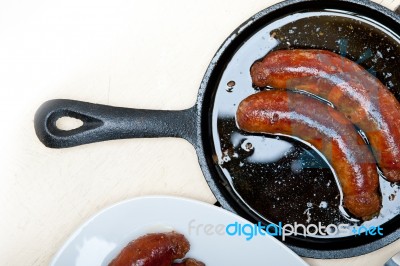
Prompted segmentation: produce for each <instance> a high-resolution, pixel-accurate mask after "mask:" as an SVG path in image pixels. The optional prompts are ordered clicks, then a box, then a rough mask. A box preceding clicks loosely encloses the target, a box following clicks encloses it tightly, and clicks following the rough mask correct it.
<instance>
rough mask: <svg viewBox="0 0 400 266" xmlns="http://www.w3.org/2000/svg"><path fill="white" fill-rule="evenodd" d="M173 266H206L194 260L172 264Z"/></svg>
mask: <svg viewBox="0 0 400 266" xmlns="http://www.w3.org/2000/svg"><path fill="white" fill-rule="evenodd" d="M172 265H173V266H206V265H205V264H204V263H203V262H201V261H198V260H195V259H185V260H183V261H182V262H177V263H174V264H172Z"/></svg>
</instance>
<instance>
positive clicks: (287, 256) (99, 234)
mask: <svg viewBox="0 0 400 266" xmlns="http://www.w3.org/2000/svg"><path fill="white" fill-rule="evenodd" d="M235 222H237V223H238V224H249V222H248V221H246V220H245V219H243V218H241V217H239V216H237V215H235V214H233V213H231V212H228V211H226V210H224V209H222V208H219V207H215V206H213V205H210V204H206V203H204V202H199V201H195V200H190V199H183V198H176V197H166V196H150V197H141V198H136V199H131V200H128V201H124V202H121V203H119V204H116V205H114V206H111V207H109V208H107V209H105V210H104V211H102V212H100V213H99V214H97V215H95V216H94V217H92V218H91V219H90V220H89V221H87V222H86V223H85V224H84V225H82V226H81V227H80V228H79V229H78V230H77V231H76V232H75V233H74V234H73V235H72V236H71V237H70V239H69V240H68V241H67V242H66V243H65V244H64V246H63V247H62V248H61V249H60V251H59V252H58V253H57V254H56V255H55V257H54V259H53V261H52V263H51V265H52V266H66V265H69V266H73V265H75V266H88V265H90V266H95V265H101V266H106V265H108V263H109V262H110V261H111V260H112V259H113V258H114V257H115V256H116V255H117V254H118V253H119V252H120V250H121V249H122V248H123V247H125V246H126V245H127V244H128V243H129V242H130V241H131V240H133V239H135V238H137V237H139V236H141V235H143V234H146V233H154V232H165V231H172V230H175V231H177V232H180V233H182V234H184V235H185V236H186V237H187V239H188V240H189V242H190V245H191V249H190V251H189V253H188V254H187V257H191V258H196V259H199V260H201V261H203V262H204V263H206V265H207V266H222V265H237V266H243V265H285V266H290V265H307V263H306V262H304V261H303V260H302V259H301V258H300V257H298V256H297V255H296V254H295V253H294V252H293V251H291V250H290V249H289V248H287V247H286V246H285V245H283V244H282V243H281V242H279V241H278V240H276V239H275V238H273V237H271V236H267V235H264V236H260V235H258V236H255V237H253V238H252V239H251V240H246V237H245V236H243V235H242V236H238V235H235V236H231V235H228V234H227V233H226V232H225V228H226V226H228V225H229V224H232V223H235ZM218 225H220V226H219V227H217V226H218ZM206 228H207V229H206ZM221 228H222V230H221ZM205 229H206V230H207V231H206V230H205ZM217 230H219V231H217ZM232 232H233V231H232Z"/></svg>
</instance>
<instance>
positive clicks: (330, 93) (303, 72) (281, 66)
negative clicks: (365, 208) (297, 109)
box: [250, 50, 400, 182]
mask: <svg viewBox="0 0 400 266" xmlns="http://www.w3.org/2000/svg"><path fill="white" fill-rule="evenodd" d="M250 73H251V77H252V81H253V84H254V85H255V86H258V87H265V86H271V87H274V88H277V89H286V88H295V89H298V90H304V91H307V92H310V93H312V94H315V95H318V96H320V97H322V98H325V99H326V100H328V101H330V102H332V103H333V104H334V105H335V106H336V108H337V109H338V110H339V111H340V112H342V113H343V114H344V115H345V116H346V117H347V118H348V119H349V120H350V121H351V122H353V123H354V124H355V125H357V126H358V127H359V128H360V129H362V130H363V131H364V132H365V133H366V136H367V138H368V140H369V142H370V145H371V147H372V150H373V153H374V155H375V158H376V161H377V162H378V165H379V167H380V169H381V170H382V172H383V174H384V176H385V177H386V179H387V180H389V181H391V182H399V181H400V141H399V140H400V104H399V102H398V101H397V100H396V98H395V97H394V95H393V94H392V93H391V92H390V91H389V90H388V89H387V88H386V87H385V86H384V85H383V84H382V83H381V82H380V81H379V80H378V79H377V78H375V77H374V76H372V75H371V74H370V73H369V72H367V71H366V70H365V69H364V68H362V67H361V66H359V65H358V64H356V63H355V62H353V61H351V60H349V59H346V58H344V57H342V56H339V55H337V54H335V53H332V52H329V51H324V50H279V51H274V52H271V53H269V54H267V55H266V56H265V57H264V58H263V59H262V60H261V61H257V62H255V63H254V64H253V65H252V67H251V69H250Z"/></svg>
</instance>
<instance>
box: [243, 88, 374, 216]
mask: <svg viewBox="0 0 400 266" xmlns="http://www.w3.org/2000/svg"><path fill="white" fill-rule="evenodd" d="M236 122H237V125H238V127H239V128H240V129H242V130H244V131H247V132H250V133H271V134H277V133H279V134H284V135H290V136H295V137H298V138H301V139H303V140H304V141H306V142H308V143H310V144H311V145H313V146H314V147H315V148H316V149H318V150H319V151H320V152H321V153H322V154H323V155H324V156H325V157H326V159H327V160H328V161H329V162H330V164H331V166H332V168H333V169H334V171H335V173H336V176H337V178H338V180H339V183H340V186H341V190H342V193H343V205H344V207H345V208H346V209H347V210H348V211H349V212H350V213H351V214H352V215H353V216H355V217H357V218H360V219H363V220H369V219H371V218H372V217H373V216H375V215H376V214H378V213H379V211H380V208H381V195H380V191H379V177H378V172H377V168H376V164H375V161H374V158H373V155H372V153H371V152H370V150H369V148H368V146H367V145H366V144H365V143H364V142H363V140H362V138H361V136H360V135H359V134H358V133H357V131H356V129H355V128H354V126H353V124H352V123H351V122H350V121H349V120H348V119H347V118H346V117H345V116H343V114H341V113H340V112H338V111H337V110H336V109H334V108H332V107H331V106H329V105H327V104H324V103H322V102H321V101H319V100H317V99H315V98H313V97H310V96H306V95H303V94H299V93H294V92H290V91H283V90H270V91H262V92H259V93H256V94H253V95H250V96H249V97H247V98H246V99H244V100H243V101H242V102H241V103H240V104H239V106H238V109H237V112H236Z"/></svg>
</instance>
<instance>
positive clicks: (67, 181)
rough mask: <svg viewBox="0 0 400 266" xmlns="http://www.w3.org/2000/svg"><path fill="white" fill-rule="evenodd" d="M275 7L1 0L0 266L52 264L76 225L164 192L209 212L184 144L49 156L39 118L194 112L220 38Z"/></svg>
mask: <svg viewBox="0 0 400 266" xmlns="http://www.w3.org/2000/svg"><path fill="white" fill-rule="evenodd" d="M275 2H278V1H268V0H246V1H244V0H242V1H239V0H219V1H213V0H202V1H195V0H169V1H162V0H146V1H143V0H131V1H129V0H113V1H106V0H96V1H95V0H93V1H83V0H69V1H50V0H37V1H28V0H20V1H5V0H4V1H0V89H1V93H2V97H1V100H0V101H1V104H0V122H1V124H2V128H1V130H0V147H1V152H0V155H1V160H0V217H1V218H0V265H8V266H13V265H16V266H25V265H47V264H48V263H49V261H50V259H51V257H52V256H53V255H54V253H55V252H56V251H57V250H58V248H59V247H60V246H61V245H62V243H63V242H64V241H65V240H66V239H67V238H68V236H69V235H70V234H71V233H72V232H73V231H74V230H75V229H76V228H77V227H78V226H79V225H80V224H82V223H83V222H84V221H86V220H87V219H88V218H89V217H91V216H92V215H94V214H95V213H97V212H98V211H99V210H101V209H103V208H105V207H107V206H110V205H112V204H113V203H116V202H119V201H121V200H124V199H128V198H132V197H137V196H141V195H151V194H166V195H178V196H184V197H188V198H193V199H198V200H202V201H205V202H209V203H214V202H215V198H214V197H213V194H212V193H211V191H210V189H209V188H208V186H207V183H206V182H205V180H204V178H203V175H202V173H201V170H200V167H199V165H198V162H197V157H196V153H195V150H194V148H193V147H192V146H191V145H190V144H189V143H187V142H186V141H184V140H181V139H173V138H169V139H167V138H163V139H135V140H117V141H108V142H103V143H97V144H91V145H84V146H80V147H75V148H70V149H62V150H56V149H48V148H46V147H44V146H43V145H42V144H41V143H40V142H39V140H38V139H37V137H36V135H35V132H34V128H33V116H34V113H35V111H36V109H37V108H38V107H39V105H40V104H41V103H43V102H44V101H46V100H48V99H54V98H67V99H76V100H83V101H89V102H94V103H101V104H110V105H115V106H124V107H136V108H147V109H172V110H176V109H183V108H188V107H191V106H192V105H193V104H194V102H195V100H196V95H197V90H198V87H199V84H200V81H201V79H202V77H203V74H204V72H205V70H206V68H207V66H208V64H209V61H210V60H211V58H212V57H213V55H214V53H215V52H216V51H217V49H218V47H219V46H220V45H221V43H222V42H223V41H224V39H225V38H226V37H227V36H228V35H229V34H230V33H231V32H232V31H233V30H234V29H235V28H236V27H237V26H238V25H240V24H241V23H242V22H243V21H245V20H246V19H248V18H249V17H250V16H252V15H253V14H255V13H256V12H258V11H260V10H262V9H264V8H266V7H267V6H269V5H271V4H273V3H275ZM395 2H397V3H399V1H390V0H389V1H384V4H386V5H387V6H389V7H391V8H394V7H395V6H396V3H395ZM399 250H400V241H397V242H395V243H393V244H391V245H389V246H387V247H385V248H383V249H381V250H378V251H376V252H373V253H371V254H368V255H364V256H360V257H356V258H350V259H344V260H340V261H337V260H314V259H307V262H309V263H310V264H311V265H336V264H337V263H339V262H340V263H346V264H348V265H382V264H383V263H384V262H385V261H386V260H387V259H388V258H389V257H391V255H393V254H394V253H396V252H397V251H399Z"/></svg>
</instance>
